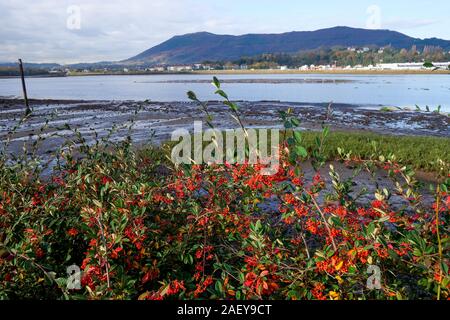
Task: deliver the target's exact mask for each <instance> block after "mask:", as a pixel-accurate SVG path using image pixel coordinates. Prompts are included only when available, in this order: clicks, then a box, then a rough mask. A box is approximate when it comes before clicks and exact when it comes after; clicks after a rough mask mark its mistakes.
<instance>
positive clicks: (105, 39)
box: [0, 0, 450, 63]
mask: <svg viewBox="0 0 450 320" xmlns="http://www.w3.org/2000/svg"><path fill="white" fill-rule="evenodd" d="M449 12H450V1H448V0H432V1H426V0H395V1H394V0H370V1H366V0H340V1H335V0H321V1H310V0H308V1H302V0H277V1H275V0H20V1H19V0H0V61H2V62H7V61H16V60H17V58H19V57H20V58H22V59H23V60H24V61H28V62H57V63H75V62H96V61H118V60H123V59H126V58H129V57H131V56H134V55H136V54H138V53H140V52H142V51H144V50H146V49H148V48H150V47H153V46H154V45H157V44H159V43H161V42H163V41H165V40H167V39H169V38H171V37H172V36H175V35H180V34H185V33H193V32H199V31H208V32H213V33H217V34H233V35H240V34H246V33H282V32H289V31H312V30H317V29H321V28H329V27H333V26H350V27H359V28H370V29H390V30H395V31H399V32H402V33H405V34H407V35H409V36H413V37H418V38H431V37H438V38H443V39H446V40H450V19H449V18H448V14H449Z"/></svg>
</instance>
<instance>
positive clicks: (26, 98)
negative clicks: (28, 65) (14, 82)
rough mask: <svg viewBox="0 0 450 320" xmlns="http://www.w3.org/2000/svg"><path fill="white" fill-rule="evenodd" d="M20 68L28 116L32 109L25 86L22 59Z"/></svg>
mask: <svg viewBox="0 0 450 320" xmlns="http://www.w3.org/2000/svg"><path fill="white" fill-rule="evenodd" d="M19 67H20V77H21V79H22V90H23V97H24V99H25V106H26V108H27V109H26V111H25V115H26V116H28V115H29V114H30V113H31V108H30V104H29V102H28V96H27V87H26V85H25V74H24V72H23V63H22V59H19Z"/></svg>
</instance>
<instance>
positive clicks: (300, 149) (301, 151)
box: [294, 146, 308, 158]
mask: <svg viewBox="0 0 450 320" xmlns="http://www.w3.org/2000/svg"><path fill="white" fill-rule="evenodd" d="M294 151H295V153H296V154H297V155H298V156H299V157H303V158H306V157H308V151H306V149H305V148H304V147H302V146H296V147H295V150H294Z"/></svg>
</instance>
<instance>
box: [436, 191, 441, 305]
mask: <svg viewBox="0 0 450 320" xmlns="http://www.w3.org/2000/svg"><path fill="white" fill-rule="evenodd" d="M436 193H437V197H436V235H437V241H438V251H439V284H438V292H437V299H438V300H441V286H442V266H441V265H442V241H441V234H440V232H439V202H440V198H441V196H440V193H441V187H440V185H439V184H438V186H437V190H436Z"/></svg>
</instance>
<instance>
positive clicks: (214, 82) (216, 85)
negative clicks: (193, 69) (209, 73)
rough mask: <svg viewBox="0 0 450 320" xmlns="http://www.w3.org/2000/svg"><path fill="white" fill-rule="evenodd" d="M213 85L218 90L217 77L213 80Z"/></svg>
mask: <svg viewBox="0 0 450 320" xmlns="http://www.w3.org/2000/svg"><path fill="white" fill-rule="evenodd" d="M213 85H214V86H215V87H216V88H217V89H220V81H219V79H217V77H214V78H213Z"/></svg>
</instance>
